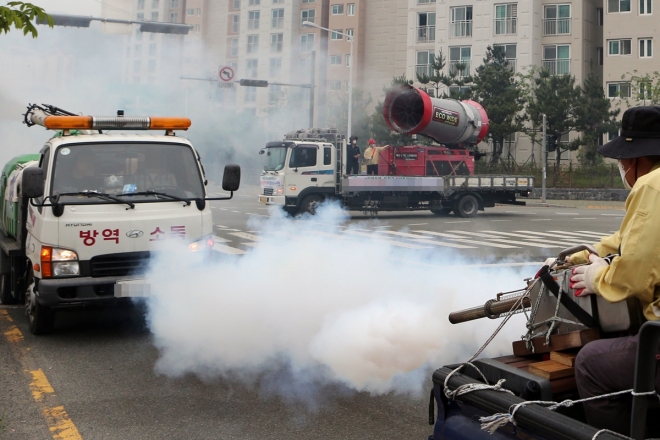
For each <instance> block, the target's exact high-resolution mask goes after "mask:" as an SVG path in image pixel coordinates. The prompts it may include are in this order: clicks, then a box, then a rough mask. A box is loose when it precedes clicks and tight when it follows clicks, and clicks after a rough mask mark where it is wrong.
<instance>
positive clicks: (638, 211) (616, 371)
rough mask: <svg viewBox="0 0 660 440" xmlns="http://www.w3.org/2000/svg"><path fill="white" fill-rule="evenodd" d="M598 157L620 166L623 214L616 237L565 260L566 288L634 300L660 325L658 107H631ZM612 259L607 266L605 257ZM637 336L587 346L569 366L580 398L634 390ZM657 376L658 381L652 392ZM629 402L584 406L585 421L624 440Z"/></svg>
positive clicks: (612, 299) (608, 401) (621, 399)
mask: <svg viewBox="0 0 660 440" xmlns="http://www.w3.org/2000/svg"><path fill="white" fill-rule="evenodd" d="M598 152H599V153H600V154H602V155H604V156H606V157H610V158H612V159H617V160H618V161H619V170H620V172H621V178H622V180H623V184H624V186H625V187H626V188H627V189H630V190H631V191H630V194H629V195H628V198H627V199H626V213H625V216H624V218H623V221H622V223H621V227H620V228H619V230H618V231H617V232H615V233H614V234H613V235H611V236H609V237H603V238H602V239H601V241H600V243H598V244H596V245H595V247H596V249H597V250H598V254H599V255H595V254H591V255H589V253H588V252H587V251H583V252H581V253H577V254H574V255H572V256H571V257H570V261H571V263H572V264H583V263H587V262H590V263H591V264H588V265H585V266H580V267H576V268H574V269H573V275H572V277H571V282H572V283H573V284H572V286H571V287H573V288H575V289H578V290H577V292H576V295H578V296H582V295H592V294H596V295H601V296H602V297H603V298H605V299H606V300H607V301H610V302H618V301H623V300H625V299H626V298H628V297H635V298H637V299H638V300H639V302H640V304H641V306H642V308H643V311H644V316H645V317H646V319H648V320H660V106H648V107H635V108H631V109H629V110H626V112H625V113H624V114H623V118H622V127H621V135H620V136H619V137H617V138H616V139H614V140H613V141H611V142H608V143H607V144H605V145H603V146H602V147H600V148H599V149H598ZM607 254H616V255H615V256H614V258H613V259H612V260H611V263H610V264H608V262H607V261H606V260H605V259H603V258H602V257H605V256H606V255H607ZM638 339H639V335H634V336H625V337H620V338H613V339H600V340H597V341H594V342H591V343H589V344H587V345H586V346H585V347H584V348H583V349H582V350H581V351H580V352H579V354H578V356H577V359H576V361H575V376H576V380H577V387H578V391H579V393H580V397H581V398H587V397H592V396H599V395H604V394H608V393H612V392H615V391H623V390H627V389H631V388H632V387H633V380H634V370H635V356H636V351H637V343H638ZM658 389H660V375H658V376H656V390H658ZM631 407H632V396H631V395H630V394H623V395H619V396H610V397H606V398H602V399H596V400H592V401H589V402H585V403H584V409H585V413H586V417H587V422H588V423H589V424H590V425H593V426H595V427H597V428H600V429H610V430H612V431H616V432H618V433H621V434H624V435H628V434H629V431H630V418H631Z"/></svg>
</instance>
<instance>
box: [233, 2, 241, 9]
mask: <svg viewBox="0 0 660 440" xmlns="http://www.w3.org/2000/svg"><path fill="white" fill-rule="evenodd" d="M234 9H241V0H234Z"/></svg>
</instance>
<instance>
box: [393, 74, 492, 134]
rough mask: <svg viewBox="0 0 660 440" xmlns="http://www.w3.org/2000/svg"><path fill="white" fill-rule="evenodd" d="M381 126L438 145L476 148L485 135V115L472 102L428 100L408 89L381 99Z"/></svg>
mask: <svg viewBox="0 0 660 440" xmlns="http://www.w3.org/2000/svg"><path fill="white" fill-rule="evenodd" d="M383 116H384V117H385V122H386V123H387V125H388V126H389V127H390V128H391V129H392V130H394V131H396V132H398V133H401V134H421V135H424V136H428V137H430V138H431V139H433V140H435V141H436V142H438V143H441V144H478V143H479V142H481V141H482V140H484V138H485V137H486V134H487V133H488V115H487V114H486V110H484V108H483V107H482V106H481V105H480V104H478V103H476V102H474V101H457V100H455V99H438V98H431V97H430V96H429V95H428V94H427V93H426V92H424V91H423V90H420V89H416V88H415V87H412V86H408V85H400V86H397V87H396V88H394V89H393V90H392V91H391V92H389V93H388V94H387V96H386V97H385V103H384V105H383Z"/></svg>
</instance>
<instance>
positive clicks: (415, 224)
mask: <svg viewBox="0 0 660 440" xmlns="http://www.w3.org/2000/svg"><path fill="white" fill-rule="evenodd" d="M424 225H428V223H410V224H408V225H406V226H424Z"/></svg>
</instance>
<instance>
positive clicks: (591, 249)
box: [557, 244, 598, 262]
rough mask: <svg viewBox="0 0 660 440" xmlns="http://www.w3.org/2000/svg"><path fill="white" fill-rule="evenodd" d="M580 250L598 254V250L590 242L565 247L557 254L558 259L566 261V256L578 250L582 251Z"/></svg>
mask: <svg viewBox="0 0 660 440" xmlns="http://www.w3.org/2000/svg"><path fill="white" fill-rule="evenodd" d="M580 251H589V252H590V253H592V254H596V255H598V251H597V250H596V248H595V247H593V246H592V245H590V244H579V245H577V246H573V247H569V248H568V249H564V250H563V251H561V252H560V253H559V255H558V256H557V261H558V262H559V261H561V262H564V258H566V257H567V256H569V255H573V254H574V253H576V252H580Z"/></svg>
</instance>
